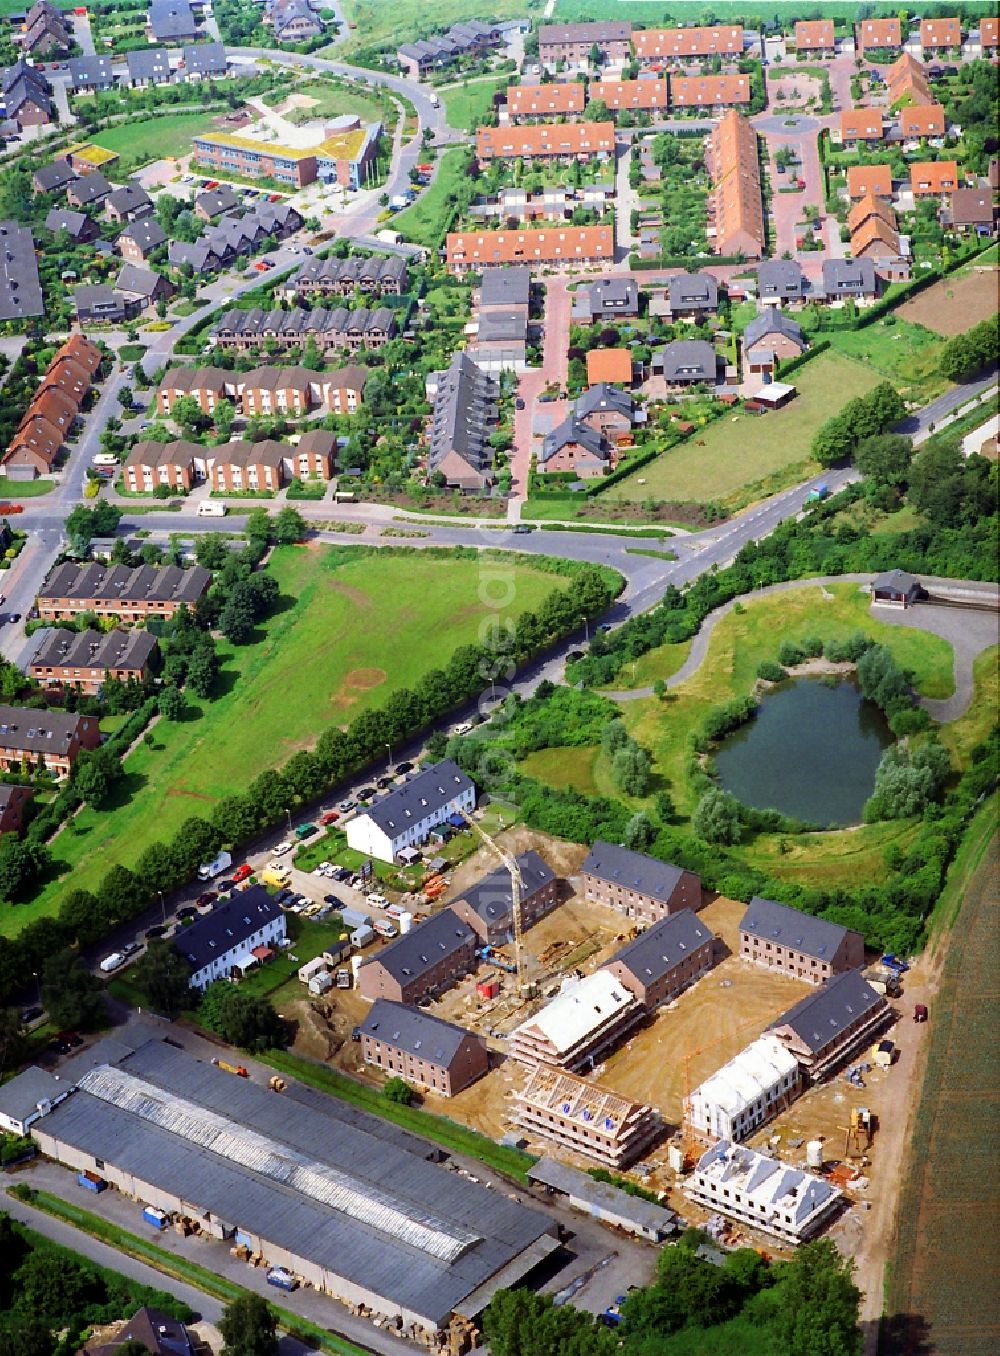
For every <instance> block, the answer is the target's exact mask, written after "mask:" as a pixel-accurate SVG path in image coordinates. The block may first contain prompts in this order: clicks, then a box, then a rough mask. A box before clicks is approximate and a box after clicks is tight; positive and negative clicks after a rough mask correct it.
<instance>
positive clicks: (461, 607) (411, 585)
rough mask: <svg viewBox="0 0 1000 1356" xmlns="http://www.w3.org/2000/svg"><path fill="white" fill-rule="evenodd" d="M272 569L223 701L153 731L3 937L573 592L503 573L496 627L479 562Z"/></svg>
mask: <svg viewBox="0 0 1000 1356" xmlns="http://www.w3.org/2000/svg"><path fill="white" fill-rule="evenodd" d="M269 568H270V569H271V571H272V573H273V574H274V576H275V578H276V579H277V580H278V582H279V584H280V586H281V595H280V598H279V602H278V606H277V608H276V610H275V612H274V613H273V614H272V615H271V616H270V617H269V618H268V619H267V621H266V622H265V623H264V624H263V626H262V627H261V639H260V641H259V642H258V643H256V644H251V645H248V646H243V647H241V648H239V649H233V648H232V647H231V646H226V645H224V644H220V646H219V650H220V657H221V659H222V675H221V679H220V688H221V693H222V695H220V696H219V697H217V698H216V700H215V701H213V702H210V703H207V704H206V705H205V706H204V707H199V706H192V707H191V709H190V711H189V714H188V717H187V719H185V720H184V721H182V722H180V723H179V724H170V723H167V722H163V721H161V722H159V723H158V724H157V725H156V726H155V728H154V730H153V744H152V747H149V746H147V745H146V744H144V743H142V744H140V745H139V746H138V747H137V748H136V749H135V751H134V752H133V753H132V754H131V755H130V756H129V758H128V760H127V762H126V773H127V776H126V777H125V779H124V783H123V785H122V787H121V790H120V793H119V795H118V797H117V800H116V802H115V803H114V804H113V806H112V807H111V808H110V809H109V810H106V811H102V812H97V811H94V810H91V809H90V808H89V807H88V808H86V809H84V810H83V811H82V812H81V813H80V814H79V815H78V816H77V817H76V818H75V819H74V820H73V821H72V823H71V825H70V826H69V827H68V828H66V829H64V830H63V832H62V833H61V834H60V835H59V836H58V838H56V839H55V841H54V843H53V845H52V848H53V854H54V856H55V858H56V859H57V861H58V862H59V863H60V864H61V865H62V866H63V867H65V868H67V869H69V868H72V874H71V875H69V876H65V877H64V878H63V879H62V880H61V881H58V882H55V883H53V884H52V885H50V886H49V887H48V888H47V889H46V890H44V891H42V892H41V893H40V894H39V895H38V896H37V897H36V899H35V900H33V901H32V902H31V903H30V904H23V905H18V906H17V907H16V908H11V909H7V910H4V911H3V912H2V913H0V931H2V932H5V933H7V934H8V935H12V934H15V933H17V932H19V931H20V930H21V928H22V927H24V926H25V924H26V923H29V922H30V921H31V920H32V919H33V918H36V917H38V916H39V915H41V914H44V913H47V912H48V911H49V910H50V909H51V908H52V907H53V906H54V905H55V904H56V903H58V901H59V899H60V898H61V896H62V895H63V894H64V893H65V892H66V891H67V890H69V889H94V888H96V886H97V885H98V884H99V883H100V881H101V879H102V878H103V876H104V875H105V873H106V872H107V871H108V869H109V868H110V867H112V866H114V865H115V864H117V863H124V864H126V865H129V864H131V863H132V862H134V861H135V860H136V859H137V858H138V857H139V855H140V854H141V853H142V852H143V850H144V849H145V848H146V847H148V846H149V844H150V843H152V842H155V841H157V840H162V839H167V838H169V837H170V836H171V835H172V834H173V833H174V832H175V831H176V829H177V828H178V827H179V826H180V824H181V823H183V821H184V820H185V819H187V818H188V817H189V816H191V815H203V814H206V813H208V812H210V811H211V808H212V806H213V805H214V804H215V802H216V801H217V800H219V799H220V798H221V797H223V796H225V795H229V794H230V793H232V792H234V791H238V790H242V789H243V788H245V787H246V786H247V785H248V784H249V783H250V782H251V781H252V780H253V778H254V777H255V776H257V774H258V773H259V772H262V771H265V770H266V769H267V768H271V767H277V766H279V765H280V764H282V763H283V762H285V761H286V760H287V759H288V757H289V756H290V755H291V754H292V753H294V752H295V751H296V750H297V749H301V748H305V747H308V746H310V745H312V744H313V743H314V742H315V740H316V738H317V736H318V735H319V734H320V733H321V731H322V730H324V729H325V728H326V727H327V726H329V725H331V724H334V723H336V724H346V723H347V722H348V721H350V720H351V719H352V718H353V717H354V716H355V715H356V714H357V713H358V712H359V711H362V710H364V709H366V708H369V707H372V706H375V705H377V704H379V703H381V702H382V701H383V700H384V699H385V697H386V696H387V695H388V693H389V692H391V691H392V690H393V689H395V688H398V687H405V686H407V685H409V684H412V683H414V682H416V681H417V679H419V678H420V677H421V676H422V675H423V674H424V673H426V672H427V671H428V670H429V669H432V668H436V667H438V666H440V665H442V664H443V663H444V661H445V660H446V659H447V657H448V656H449V655H450V654H451V652H452V650H453V649H454V648H455V647H456V646H457V645H460V644H464V643H467V642H469V641H472V640H475V639H476V638H477V637H478V634H479V629H480V625H481V624H482V622H483V621H484V619H485V618H487V617H501V616H502V617H505V618H506V617H510V616H519V615H520V614H521V613H522V612H524V611H526V610H528V609H533V608H536V607H537V606H538V605H539V604H540V603H541V602H542V600H543V599H544V598H545V597H546V596H547V595H548V594H549V593H550V592H551V591H552V590H553V589H554V588H559V587H563V586H564V585H565V584H566V582H567V581H566V580H565V579H563V578H562V577H560V576H558V575H551V574H544V573H543V572H541V571H539V570H533V569H531V568H530V567H528V566H525V565H521V564H506V563H505V565H504V570H505V571H508V570H509V571H510V572H511V573H510V578H511V581H512V585H513V596H514V602H513V604H512V605H511V606H510V607H509V608H505V609H504V610H503V612H502V613H498V612H497V611H496V610H495V609H494V608H491V607H490V606H488V605H487V604H486V603H484V602H483V601H482V600H481V599H480V596H479V586H480V579H481V577H482V576H483V573H484V569H485V567H484V564H483V562H482V561H480V560H461V559H435V558H433V557H431V556H425V555H422V554H421V553H419V552H414V553H412V554H409V553H407V554H401V555H398V556H393V555H367V554H366V555H360V554H355V553H354V552H352V551H351V549H350V548H349V547H344V548H339V547H331V548H320V549H318V550H313V549H307V548H303V547H283V548H278V549H277V550H276V552H275V554H274V556H273V559H272V563H271V565H270V566H269ZM505 578H506V575H505Z"/></svg>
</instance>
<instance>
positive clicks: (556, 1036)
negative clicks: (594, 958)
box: [509, 970, 645, 1070]
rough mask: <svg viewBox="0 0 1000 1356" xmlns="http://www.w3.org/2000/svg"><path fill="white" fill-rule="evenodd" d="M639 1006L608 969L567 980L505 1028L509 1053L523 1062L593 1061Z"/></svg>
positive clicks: (573, 1064) (641, 1012)
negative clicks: (540, 1004) (532, 1010)
mask: <svg viewBox="0 0 1000 1356" xmlns="http://www.w3.org/2000/svg"><path fill="white" fill-rule="evenodd" d="M644 1016H645V1008H643V1006H642V1004H641V1003H640V1002H639V1001H638V1000H637V999H636V998H635V997H634V995H633V994H631V993H629V991H628V989H626V988H625V986H624V984H622V983H621V981H620V980H618V979H617V978H616V977H615V976H614V975H613V974H611V972H610V971H609V970H596V971H595V972H594V973H593V974H592V975H587V976H586V978H584V979H574V980H567V981H566V982H565V983H564V985H563V987H562V991H561V992H560V993H559V994H558V995H557V996H556V997H555V998H553V999H552V1001H551V1002H550V1003H547V1004H546V1005H545V1007H544V1008H542V1010H541V1011H540V1012H536V1013H535V1015H534V1017H529V1018H528V1020H527V1021H526V1022H522V1023H521V1025H520V1026H519V1027H516V1028H515V1030H514V1031H512V1032H511V1034H510V1047H509V1048H510V1053H511V1054H512V1055H513V1056H514V1058H515V1059H519V1060H521V1062H522V1063H524V1064H542V1063H545V1064H554V1065H558V1066H559V1067H560V1068H563V1069H572V1070H577V1069H584V1068H590V1069H592V1068H593V1067H594V1063H595V1061H596V1060H597V1059H598V1057H599V1056H601V1055H603V1054H604V1053H605V1052H606V1051H607V1050H610V1049H611V1048H612V1046H615V1045H617V1044H618V1042H619V1041H620V1040H621V1038H622V1037H623V1036H624V1035H625V1034H626V1032H628V1031H631V1029H632V1028H633V1027H634V1026H635V1025H636V1024H637V1023H638V1022H639V1021H641V1020H642V1018H643V1017H644Z"/></svg>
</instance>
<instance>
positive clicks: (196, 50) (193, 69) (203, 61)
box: [175, 42, 229, 81]
mask: <svg viewBox="0 0 1000 1356" xmlns="http://www.w3.org/2000/svg"><path fill="white" fill-rule="evenodd" d="M228 69H229V62H228V60H227V58H226V49H225V47H224V46H223V45H222V43H221V42H199V43H198V45H197V46H196V47H182V48H181V61H180V66H179V68H178V70H177V73H176V77H175V78H176V79H178V80H184V81H190V80H211V79H214V78H215V77H217V76H224V75H225V74H226V72H227V71H228Z"/></svg>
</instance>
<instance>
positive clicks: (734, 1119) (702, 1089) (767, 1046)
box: [684, 1035, 801, 1140]
mask: <svg viewBox="0 0 1000 1356" xmlns="http://www.w3.org/2000/svg"><path fill="white" fill-rule="evenodd" d="M800 1091H801V1073H800V1071H799V1063H798V1060H797V1059H796V1058H795V1056H794V1055H793V1054H791V1052H790V1051H788V1050H786V1048H785V1047H784V1046H783V1045H782V1043H781V1041H779V1040H778V1039H777V1037H776V1036H771V1035H765V1036H761V1037H760V1038H759V1039H758V1040H755V1041H754V1042H753V1044H752V1045H748V1046H747V1047H746V1049H745V1050H741V1051H740V1053H739V1054H738V1055H736V1056H735V1058H733V1059H731V1060H730V1061H729V1063H728V1064H724V1065H723V1067H722V1068H721V1069H717V1070H716V1072H715V1073H714V1074H712V1076H711V1078H706V1080H705V1082H704V1083H702V1084H700V1085H699V1086H698V1087H697V1088H695V1090H694V1092H692V1093H691V1095H690V1097H689V1098H687V1100H686V1102H685V1106H684V1119H685V1121H686V1122H687V1124H688V1125H689V1126H690V1127H691V1129H692V1130H693V1131H694V1132H695V1134H698V1135H703V1136H708V1137H710V1138H713V1139H714V1138H716V1137H718V1138H719V1139H729V1140H741V1139H746V1137H747V1136H748V1135H750V1134H752V1133H753V1132H754V1130H757V1129H758V1128H759V1127H760V1126H762V1125H763V1124H764V1122H765V1121H769V1120H770V1119H771V1117H772V1116H776V1115H777V1114H778V1112H779V1111H781V1110H782V1109H783V1108H784V1107H786V1106H788V1105H789V1104H790V1103H791V1102H793V1101H794V1100H795V1098H796V1097H797V1096H798V1095H799V1092H800Z"/></svg>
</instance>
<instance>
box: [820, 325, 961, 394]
mask: <svg viewBox="0 0 1000 1356" xmlns="http://www.w3.org/2000/svg"><path fill="white" fill-rule="evenodd" d="M888 320H889V321H891V323H887V321H886V320H876V322H875V323H874V325H869V326H867V328H865V329H863V330H843V331H834V332H832V333H831V334H830V336H829V338H830V343H831V345H832V346H833V348H835V349H836V350H837V352H838V353H844V354H846V355H847V356H848V357H850V358H856V359H857V360H858V361H859V362H863V363H865V364H866V365H868V366H870V367H871V368H872V369H873V370H874V371H875V372H877V373H878V374H879V375H880V376H883V377H887V378H888V379H889V380H890V381H891V382H892V384H893V385H894V386H895V387H896V388H897V390H898V391H899V393H900V395H902V396H903V398H904V400H918V401H919V402H920V403H921V404H922V405H926V404H927V403H928V402H929V401H931V400H933V399H934V398H935V396H939V395H940V394H941V392H942V391H945V390H947V389H948V386H949V385H950V383H949V382H948V381H946V380H945V378H944V377H942V376H941V374H940V373H939V372H938V363H939V361H940V359H941V350H942V349H943V348H944V346H945V343H946V342H947V340H946V339H945V338H944V337H943V336H942V335H940V334H932V333H931V331H930V330H927V329H924V327H923V325H914V324H911V323H910V322H909V321H907V320H901V319H899V318H897V317H888ZM793 380H794V377H793Z"/></svg>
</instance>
